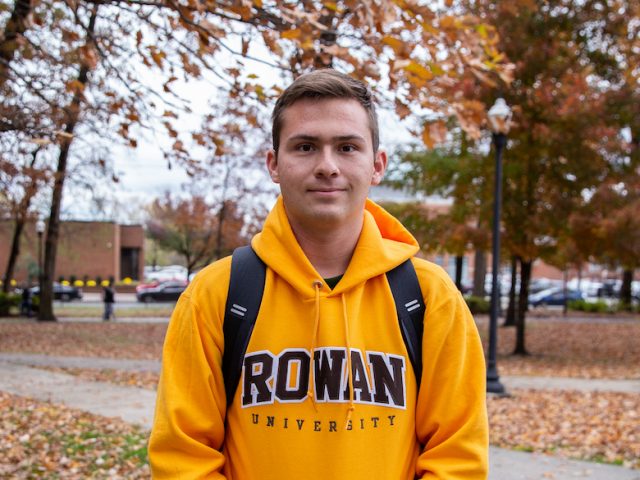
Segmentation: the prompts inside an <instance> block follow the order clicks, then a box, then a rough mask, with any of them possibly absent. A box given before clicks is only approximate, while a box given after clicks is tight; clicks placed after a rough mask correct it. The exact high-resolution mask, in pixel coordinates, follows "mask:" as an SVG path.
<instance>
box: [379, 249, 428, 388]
mask: <svg viewBox="0 0 640 480" xmlns="http://www.w3.org/2000/svg"><path fill="white" fill-rule="evenodd" d="M387 280H388V281H389V286H390V287H391V293H392V294H393V299H394V301H395V302H396V311H397V312H398V322H399V323H400V331H401V332H402V338H403V339H404V343H405V345H406V346H407V351H408V352H409V360H410V361H411V365H412V366H413V371H414V373H415V376H416V382H417V383H418V388H419V387H420V378H421V377H422V332H423V322H424V313H425V305H424V301H423V299H422V291H421V290H420V283H419V282H418V276H417V275H416V270H415V268H414V267H413V264H412V263H411V259H409V260H406V261H405V262H403V263H401V264H400V265H398V266H397V267H395V268H394V269H393V270H390V271H388V272H387Z"/></svg>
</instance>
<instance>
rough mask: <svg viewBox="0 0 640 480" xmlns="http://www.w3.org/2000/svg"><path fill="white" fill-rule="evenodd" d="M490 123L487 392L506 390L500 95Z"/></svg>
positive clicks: (507, 121) (507, 123)
mask: <svg viewBox="0 0 640 480" xmlns="http://www.w3.org/2000/svg"><path fill="white" fill-rule="evenodd" d="M488 116H489V125H490V127H491V132H492V140H493V145H494V147H495V149H496V173H495V189H494V195H493V238H492V247H493V249H492V254H491V257H492V258H491V259H492V270H491V276H492V281H491V313H490V316H489V358H488V360H487V392H489V393H498V394H503V393H505V388H504V385H502V383H500V376H499V375H498V367H497V363H496V353H497V352H496V350H497V343H498V312H499V309H500V287H499V285H498V270H499V269H500V204H501V203H502V150H503V149H504V147H505V145H506V144H507V134H508V133H509V128H510V127H511V109H510V108H509V106H508V105H507V103H506V102H505V101H504V99H503V98H498V99H497V100H496V103H494V104H493V106H492V107H491V108H490V109H489V113H488Z"/></svg>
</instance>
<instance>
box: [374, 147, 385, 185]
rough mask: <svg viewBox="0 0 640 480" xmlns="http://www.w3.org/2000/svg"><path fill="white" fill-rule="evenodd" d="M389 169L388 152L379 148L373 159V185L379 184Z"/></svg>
mask: <svg viewBox="0 0 640 480" xmlns="http://www.w3.org/2000/svg"><path fill="white" fill-rule="evenodd" d="M386 169H387V152H385V151H384V150H378V151H377V152H376V153H375V156H374V159H373V175H372V176H371V185H378V184H379V183H380V182H381V181H382V177H384V172H385V170H386Z"/></svg>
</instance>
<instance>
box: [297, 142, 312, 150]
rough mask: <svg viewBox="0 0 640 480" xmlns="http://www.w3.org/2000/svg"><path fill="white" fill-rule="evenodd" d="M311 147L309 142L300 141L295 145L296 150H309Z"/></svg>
mask: <svg viewBox="0 0 640 480" xmlns="http://www.w3.org/2000/svg"><path fill="white" fill-rule="evenodd" d="M313 149H314V147H313V145H311V144H310V143H301V144H300V145H297V146H296V150H299V151H300V152H311V151H313Z"/></svg>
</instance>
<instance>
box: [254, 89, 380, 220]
mask: <svg viewBox="0 0 640 480" xmlns="http://www.w3.org/2000/svg"><path fill="white" fill-rule="evenodd" d="M283 120H284V121H283V127H282V130H281V133H280V148H279V151H278V153H277V155H276V153H275V152H274V151H273V150H271V151H270V152H269V153H268V154H267V167H268V169H269V173H270V175H271V178H272V179H273V181H274V182H275V183H278V184H280V190H281V192H282V197H283V200H284V205H285V209H286V211H287V216H288V217H289V221H290V222H291V224H292V226H293V227H294V229H295V228H296V227H301V228H303V229H307V230H309V231H314V230H315V231H318V230H328V229H334V228H336V227H341V226H354V228H358V227H359V225H360V224H361V222H362V211H363V209H364V203H365V199H366V197H367V194H368V192H369V187H370V186H371V185H377V184H378V183H380V180H382V176H383V174H384V170H385V168H386V165H387V157H386V154H385V153H384V152H382V151H378V152H376V153H374V151H373V144H372V139H371V130H370V128H369V119H368V116H367V113H366V111H365V109H364V108H363V107H362V105H360V104H359V103H358V102H357V101H356V100H351V99H340V98H335V99H333V98H332V99H320V100H314V99H303V100H299V101H297V102H296V103H294V104H293V105H292V106H290V107H289V108H287V109H286V110H285V111H284V116H283ZM351 222H353V223H351Z"/></svg>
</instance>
